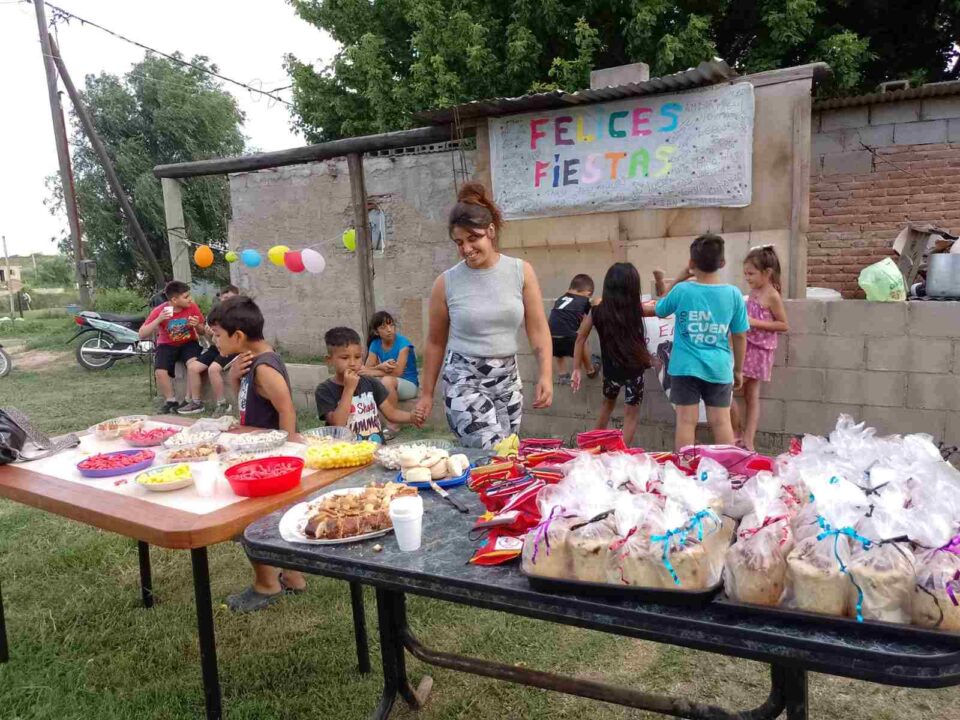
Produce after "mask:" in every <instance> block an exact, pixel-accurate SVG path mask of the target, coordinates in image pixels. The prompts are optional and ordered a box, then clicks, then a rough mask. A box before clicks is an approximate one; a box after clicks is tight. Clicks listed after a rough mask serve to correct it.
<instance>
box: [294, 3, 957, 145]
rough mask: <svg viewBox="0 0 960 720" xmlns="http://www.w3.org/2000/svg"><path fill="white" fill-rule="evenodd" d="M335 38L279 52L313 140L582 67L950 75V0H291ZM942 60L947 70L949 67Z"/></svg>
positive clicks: (864, 78) (392, 126) (543, 81)
mask: <svg viewBox="0 0 960 720" xmlns="http://www.w3.org/2000/svg"><path fill="white" fill-rule="evenodd" d="M288 1H289V2H290V4H291V5H293V7H294V9H295V10H296V12H297V13H298V14H299V15H300V17H302V18H303V19H304V20H306V21H307V22H309V23H311V24H313V25H315V26H317V27H318V28H320V29H322V30H325V31H327V32H329V33H330V34H331V35H332V36H333V38H334V39H335V40H336V41H337V42H339V43H340V44H341V45H342V49H341V51H340V52H339V53H338V54H337V56H336V57H335V58H334V60H333V62H332V63H331V65H330V66H329V67H326V68H323V69H321V70H317V69H315V68H314V67H313V66H311V65H310V64H307V63H304V62H302V61H300V60H298V59H297V58H296V57H294V56H288V58H287V67H288V71H289V73H290V76H291V78H292V80H293V86H294V104H295V109H294V124H295V125H296V126H297V127H298V128H299V129H300V130H302V131H303V132H304V134H305V135H306V136H307V138H308V139H309V140H311V141H313V142H322V141H325V140H332V139H336V138H339V137H348V136H351V135H360V134H365V133H376V132H385V131H390V130H396V129H399V128H403V127H410V126H412V125H416V124H417V122H416V120H415V118H414V117H413V115H414V113H415V112H417V111H418V110H424V109H428V108H432V107H443V106H448V105H453V104H457V103H461V102H466V101H469V100H475V99H478V98H491V97H503V96H515V95H522V94H525V93H528V92H531V91H538V90H544V89H549V88H555V87H560V88H563V89H565V90H576V89H579V88H584V87H588V86H589V72H590V70H591V69H593V68H604V67H613V66H616V65H622V64H625V63H630V62H638V61H643V62H646V63H649V65H650V70H651V73H652V74H654V75H662V74H665V73H670V72H676V71H679V70H684V69H686V68H688V67H691V66H694V65H697V64H698V63H700V62H701V61H703V60H706V59H709V58H710V57H712V56H714V55H716V56H719V57H722V58H723V59H725V60H726V61H727V62H728V63H730V64H731V65H732V66H734V67H735V68H736V69H737V70H738V71H740V72H744V73H748V72H756V71H760V70H769V69H773V68H778V67H787V66H790V65H797V64H802V63H807V62H813V61H817V60H823V61H826V62H828V63H829V64H830V65H831V67H832V68H833V70H834V74H833V77H832V79H831V80H830V81H829V82H828V83H826V84H825V86H824V87H823V88H822V92H824V93H836V92H850V91H856V90H862V89H867V88H872V87H873V86H875V85H876V84H877V83H878V82H881V81H883V80H890V79H897V78H904V77H911V78H913V79H917V80H919V79H924V80H927V81H932V80H946V79H951V78H956V77H960V64H957V63H956V58H957V52H956V49H955V45H954V42H955V40H956V38H957V37H958V35H960V1H958V0H914V1H913V2H908V1H907V0H699V1H698V2H694V1H692V0H679V1H678V0H578V1H577V2H573V1H572V0H568V1H567V2H563V1H562V0H288ZM948 68H949V69H948Z"/></svg>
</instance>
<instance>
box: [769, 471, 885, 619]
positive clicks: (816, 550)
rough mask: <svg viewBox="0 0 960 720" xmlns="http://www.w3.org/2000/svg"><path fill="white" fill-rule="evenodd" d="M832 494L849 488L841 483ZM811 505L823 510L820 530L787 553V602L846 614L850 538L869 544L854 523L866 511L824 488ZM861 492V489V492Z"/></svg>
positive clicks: (805, 608) (801, 607)
mask: <svg viewBox="0 0 960 720" xmlns="http://www.w3.org/2000/svg"><path fill="white" fill-rule="evenodd" d="M836 487H837V488H839V489H838V490H836V491H835V492H834V493H833V494H835V495H837V496H841V495H843V494H844V493H846V492H847V491H846V490H844V488H843V487H842V483H840V482H838V483H836ZM820 490H821V494H819V495H816V496H815V497H816V499H817V501H816V502H815V503H811V505H812V506H813V507H815V508H818V509H819V510H820V514H819V515H818V519H817V525H818V527H819V529H820V532H819V533H818V534H816V535H811V536H808V537H805V538H803V539H802V540H801V539H799V538H798V539H797V541H796V545H795V546H794V548H793V550H792V551H791V552H790V554H789V555H788V556H787V589H786V592H785V593H784V603H783V604H784V605H785V606H786V607H790V608H793V609H795V610H803V611H805V612H813V613H821V614H823V615H836V616H841V617H842V616H846V615H847V614H848V609H849V607H850V576H849V565H850V555H851V545H850V544H851V541H855V542H858V543H860V544H861V545H862V544H867V545H869V540H867V539H866V538H863V537H862V536H860V535H859V534H857V532H856V530H855V528H854V526H855V525H856V523H857V521H858V520H859V519H860V518H861V517H862V515H863V508H862V507H860V506H857V505H845V504H843V503H840V502H834V501H833V500H835V498H831V500H828V499H827V497H828V495H831V493H828V492H826V491H823V489H822V488H821V489H820ZM861 495H862V492H861Z"/></svg>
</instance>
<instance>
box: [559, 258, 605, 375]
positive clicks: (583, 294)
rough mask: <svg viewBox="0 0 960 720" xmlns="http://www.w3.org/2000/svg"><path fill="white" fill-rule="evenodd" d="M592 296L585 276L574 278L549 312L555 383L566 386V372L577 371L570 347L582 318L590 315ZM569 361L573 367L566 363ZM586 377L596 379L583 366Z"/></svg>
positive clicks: (589, 280)
mask: <svg viewBox="0 0 960 720" xmlns="http://www.w3.org/2000/svg"><path fill="white" fill-rule="evenodd" d="M592 297H593V278H591V277H590V276H589V275H584V274H580V275H574V277H573V280H571V281H570V287H569V288H568V289H567V291H566V292H565V293H564V294H563V295H561V296H560V297H558V298H557V301H556V302H555V303H554V304H553V309H552V310H551V311H550V319H549V321H548V323H549V325H550V337H551V339H552V340H553V357H554V360H556V363H557V382H559V383H560V384H561V385H567V384H569V383H570V373H571V372H572V371H573V370H576V369H577V364H578V363H577V360H578V359H577V358H575V357H574V354H573V348H574V345H575V344H576V342H577V331H578V330H580V324H581V323H582V322H583V318H584V317H585V316H587V315H589V314H590V308H591V303H590V299H591V298H592ZM571 359H573V367H570V366H569V365H568V362H569V361H570V360H571ZM583 371H584V372H585V373H586V375H587V377H590V378H592V377H596V375H597V368H596V367H590V366H584V368H583Z"/></svg>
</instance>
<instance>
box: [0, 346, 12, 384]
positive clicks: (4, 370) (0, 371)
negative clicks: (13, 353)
mask: <svg viewBox="0 0 960 720" xmlns="http://www.w3.org/2000/svg"><path fill="white" fill-rule="evenodd" d="M12 367H13V361H12V360H11V359H10V356H9V355H7V351H6V350H4V349H3V348H0V378H2V377H6V376H7V375H9V374H10V369H11V368H12Z"/></svg>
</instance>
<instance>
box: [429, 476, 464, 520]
mask: <svg viewBox="0 0 960 720" xmlns="http://www.w3.org/2000/svg"><path fill="white" fill-rule="evenodd" d="M430 487H432V488H433V489H434V490H436V491H437V495H439V496H440V497H442V498H443V499H444V500H446V501H447V502H448V503H450V504H451V505H453V506H454V507H455V508H456V509H457V510H459V511H460V512H462V513H468V512H470V510H469V508H467V506H466V505H464V504H463V503H461V502H459V501H457V500H454V499H453V498H452V497H450V493H448V492H447V491H446V490H444V489H443V488H442V487H440V486H439V485H437V481H436V480H433V479H432V478H431V480H430Z"/></svg>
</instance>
